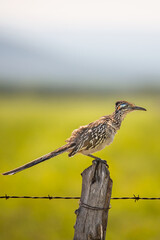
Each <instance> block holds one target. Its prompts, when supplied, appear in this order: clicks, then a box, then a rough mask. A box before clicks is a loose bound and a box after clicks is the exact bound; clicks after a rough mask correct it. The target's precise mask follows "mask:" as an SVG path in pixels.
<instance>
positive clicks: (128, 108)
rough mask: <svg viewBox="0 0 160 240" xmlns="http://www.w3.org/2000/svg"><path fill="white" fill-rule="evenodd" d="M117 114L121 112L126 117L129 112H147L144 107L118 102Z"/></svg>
mask: <svg viewBox="0 0 160 240" xmlns="http://www.w3.org/2000/svg"><path fill="white" fill-rule="evenodd" d="M115 108H116V112H120V113H122V114H124V115H126V114H127V113H129V112H132V111H134V110H141V111H147V110H146V109H145V108H143V107H138V106H136V105H135V104H133V103H129V102H127V101H118V102H116V104H115Z"/></svg>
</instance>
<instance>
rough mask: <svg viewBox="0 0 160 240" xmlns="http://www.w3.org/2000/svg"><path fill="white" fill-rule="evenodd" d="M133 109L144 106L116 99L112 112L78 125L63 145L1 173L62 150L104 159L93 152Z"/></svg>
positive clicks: (36, 162) (16, 171) (71, 153)
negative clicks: (86, 123)
mask: <svg viewBox="0 0 160 240" xmlns="http://www.w3.org/2000/svg"><path fill="white" fill-rule="evenodd" d="M135 110H141V111H146V109H145V108H143V107H139V106H136V105H135V104H133V103H129V102H127V101H117V102H116V103H115V111H114V112H113V113H112V114H110V115H106V116H102V117H101V118H100V119H98V120H96V121H94V122H91V123H89V124H88V125H84V126H80V127H79V128H78V129H75V130H74V131H73V132H72V134H71V136H70V138H68V139H67V140H66V144H65V145H63V146H61V147H60V148H58V149H56V150H54V151H52V152H50V153H48V154H46V155H44V156H41V157H39V158H37V159H35V160H33V161H31V162H29V163H27V164H25V165H23V166H20V167H18V168H15V169H13V170H11V171H8V172H4V173H2V174H3V175H13V174H15V173H18V172H20V171H22V170H24V169H27V168H30V167H32V166H34V165H36V164H39V163H41V162H44V161H46V160H48V159H50V158H53V157H55V156H57V155H59V154H62V153H64V152H68V156H69V157H72V156H74V155H75V154H77V153H81V154H83V155H87V156H89V157H91V158H93V159H94V160H95V161H104V160H102V159H101V158H99V157H96V156H94V155H93V153H95V152H98V151H100V150H102V149H104V148H105V147H106V146H108V145H110V144H111V143H112V142H113V139H114V137H115V134H116V133H117V131H118V130H119V129H120V127H121V123H122V121H123V120H124V118H125V117H126V115H127V114H128V113H130V112H132V111H135ZM107 166H108V164H107Z"/></svg>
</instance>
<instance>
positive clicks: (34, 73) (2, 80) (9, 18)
mask: <svg viewBox="0 0 160 240" xmlns="http://www.w3.org/2000/svg"><path fill="white" fill-rule="evenodd" d="M159 9H160V3H159V1H158V0H152V1H151V0H147V1H146V0H145V1H144V0H134V1H127V0H119V1H118V0H112V1H110V0H108V1H101V0H100V1H93V0H92V1H91V0H85V1H83V0H81V1H73V0H68V1H64V0H59V1H58V0H53V1H49V0H45V1H44V0H39V1H36V0H32V1H30V0H28V1H27V0H21V1H20V0H14V1H11V0H5V1H0V133H1V138H0V146H1V147H0V154H1V172H4V171H7V170H10V169H12V168H15V167H18V166H20V165H22V164H24V163H26V162H28V161H31V160H33V159H34V158H37V157H39V156H41V155H43V154H46V153H48V152H50V151H53V150H54V149H56V148H58V147H59V146H61V145H63V144H64V141H65V139H66V138H68V137H69V136H70V134H71V132H72V131H73V130H74V129H75V128H78V127H79V126H80V125H86V124H88V123H89V122H92V121H94V120H96V119H98V118H99V117H101V116H103V115H107V114H110V113H112V112H113V111H114V103H115V102H116V101H117V100H127V101H130V102H133V103H135V104H136V105H138V106H142V107H145V108H147V110H148V111H147V112H134V113H132V114H130V115H128V116H127V118H126V119H125V122H124V123H123V124H122V127H121V130H120V132H119V133H118V134H117V135H116V137H115V140H114V142H113V143H112V145H111V146H109V147H107V148H106V149H104V150H103V151H101V152H99V153H97V154H98V156H100V157H102V158H103V159H106V160H107V162H108V164H109V166H110V173H111V177H112V179H113V193H112V196H113V197H121V196H132V195H133V194H135V195H138V194H139V195H140V197H159V193H160V192H159V187H160V174H159V171H160V147H159V135H160V127H159V122H160V112H159V106H160V67H159V63H160V14H159ZM90 164H91V160H90V159H88V158H87V157H85V156H80V155H76V156H74V157H73V158H68V156H67V154H63V155H60V156H57V157H56V158H54V159H52V160H49V161H48V162H45V163H42V164H40V165H37V166H35V167H33V168H31V169H28V170H26V171H24V172H21V173H19V174H16V175H14V176H2V175H1V176H0V181H1V191H0V195H4V194H8V195H31V196H33V195H37V196H43V195H46V196H47V195H48V194H50V195H52V196H56V195H57V196H80V194H81V175H80V173H81V172H82V171H83V170H84V169H85V168H86V167H88V166H89V165H90ZM111 207H112V208H111V209H110V212H109V222H108V228H107V236H108V239H110V240H114V239H120V240H121V239H123V240H132V239H134V240H140V239H146V240H158V239H160V229H159V225H160V203H159V202H158V201H139V202H136V203H135V202H133V201H129V200H128V201H120V200H119V201H114V200H112V201H111ZM77 208H78V201H77V200H52V201H47V200H24V199H19V200H8V201H5V200H1V205H0V237H1V239H3V240H8V239H11V238H12V239H15V240H21V239H23V240H25V239H26V240H28V239H35V238H38V239H39V240H46V239H56V240H69V239H72V238H73V234H74V228H73V226H74V224H75V220H76V216H75V214H74V211H75V210H76V209H77Z"/></svg>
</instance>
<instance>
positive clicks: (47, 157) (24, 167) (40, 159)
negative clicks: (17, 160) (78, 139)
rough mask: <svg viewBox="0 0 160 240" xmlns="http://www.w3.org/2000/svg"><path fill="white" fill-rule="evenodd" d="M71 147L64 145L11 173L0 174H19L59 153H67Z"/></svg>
mask: <svg viewBox="0 0 160 240" xmlns="http://www.w3.org/2000/svg"><path fill="white" fill-rule="evenodd" d="M72 145H73V144H66V145H64V146H62V147H60V148H58V149H56V150H55V151H53V152H50V153H48V154H46V155H44V156H42V157H40V158H37V159H35V160H33V161H31V162H29V163H27V164H24V165H23V166H21V167H18V168H15V169H13V170H11V171H8V172H5V173H2V174H3V175H13V174H15V173H17V172H20V171H22V170H24V169H27V168H30V167H32V166H34V165H36V164H39V163H41V162H44V161H46V160H48V159H50V158H53V157H55V156H57V155H59V154H61V153H64V152H66V151H68V150H69V149H70V148H72V147H73V146H72Z"/></svg>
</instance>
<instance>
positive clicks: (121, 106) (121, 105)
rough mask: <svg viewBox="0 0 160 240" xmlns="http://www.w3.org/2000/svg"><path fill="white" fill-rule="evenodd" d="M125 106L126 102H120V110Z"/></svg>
mask: <svg viewBox="0 0 160 240" xmlns="http://www.w3.org/2000/svg"><path fill="white" fill-rule="evenodd" d="M124 107H126V103H122V104H120V105H119V106H118V110H120V109H122V108H124Z"/></svg>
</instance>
